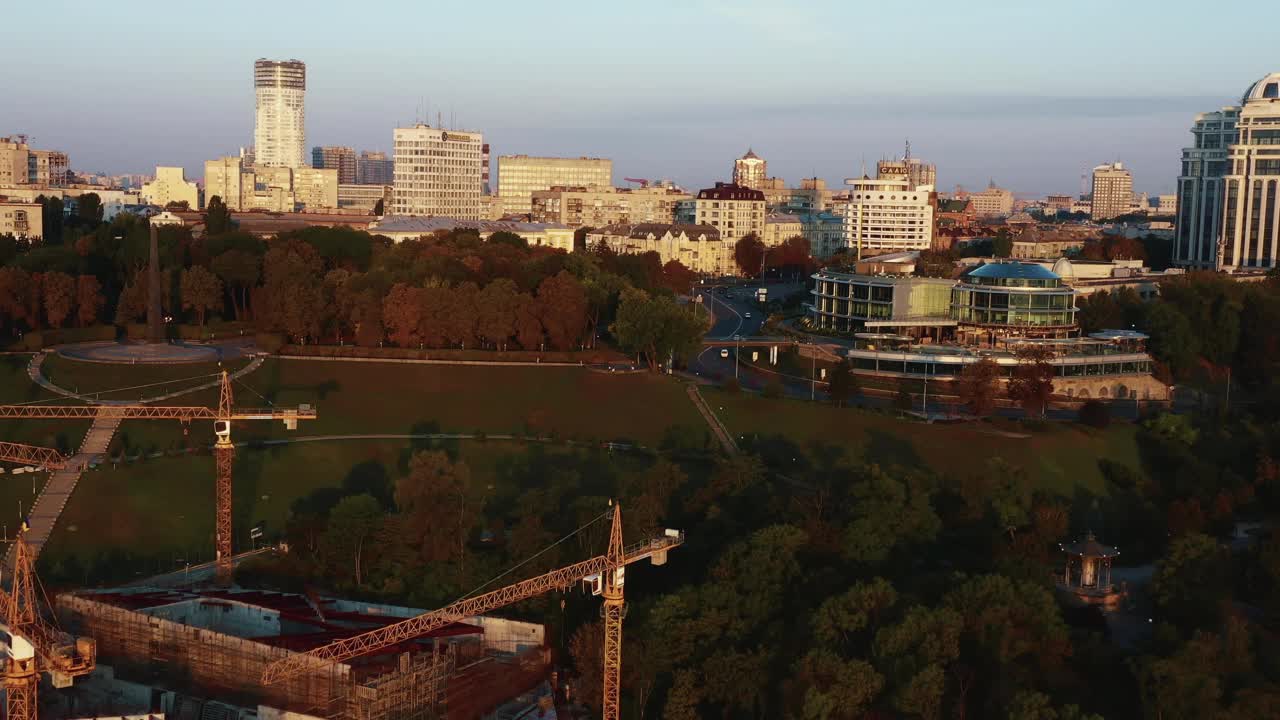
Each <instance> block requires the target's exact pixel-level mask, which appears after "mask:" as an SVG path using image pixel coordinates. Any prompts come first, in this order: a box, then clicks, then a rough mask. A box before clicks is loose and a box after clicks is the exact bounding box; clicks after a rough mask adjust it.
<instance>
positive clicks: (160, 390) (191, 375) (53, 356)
mask: <svg viewBox="0 0 1280 720" xmlns="http://www.w3.org/2000/svg"><path fill="white" fill-rule="evenodd" d="M248 364H249V361H248V360H247V359H244V358H237V359H235V360H230V361H228V362H226V363H223V364H220V363H216V362H208V363H183V364H177V365H156V364H142V365H123V364H117V363H97V362H86V361H84V360H76V359H73V358H66V357H63V356H61V355H58V354H57V353H50V354H49V356H48V357H46V358H45V360H44V364H43V365H42V366H41V369H42V370H43V372H44V376H45V377H46V378H48V379H49V381H50V382H52V383H54V384H55V385H57V386H58V387H61V388H64V389H66V390H71V391H73V392H78V393H81V394H86V395H87V394H92V393H102V395H101V397H102V398H103V399H106V400H136V399H139V398H142V397H154V396H156V395H163V394H165V393H169V392H174V391H177V390H183V389H186V388H189V387H195V386H198V385H203V384H205V383H207V382H209V381H211V380H214V379H215V377H214V376H215V375H216V374H217V373H218V372H220V371H221V370H223V369H225V370H227V371H228V372H235V371H237V370H239V369H241V368H243V367H244V366H245V365H248ZM142 386H145V387H142ZM120 388H130V389H128V390H119V389H120ZM110 390H119V391H118V392H106V391H110ZM214 397H215V398H216V397H217V396H216V395H215V396H214ZM183 402H184V403H185V400H184V401H183Z"/></svg>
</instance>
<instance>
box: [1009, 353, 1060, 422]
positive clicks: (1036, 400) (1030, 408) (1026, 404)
mask: <svg viewBox="0 0 1280 720" xmlns="http://www.w3.org/2000/svg"><path fill="white" fill-rule="evenodd" d="M1013 355H1014V358H1016V359H1017V361H1018V365H1017V367H1016V368H1014V371H1013V377H1012V378H1009V387H1008V389H1007V392H1008V394H1009V399H1010V400H1014V401H1016V402H1018V403H1021V404H1022V408H1023V410H1024V411H1025V412H1026V413H1027V415H1031V414H1033V413H1035V414H1038V415H1040V416H1044V414H1045V410H1046V408H1048V406H1049V398H1050V397H1052V396H1053V376H1054V369H1053V366H1052V365H1050V364H1049V360H1051V359H1053V350H1052V349H1051V348H1048V347H1045V346H1042V345H1021V346H1019V347H1018V348H1017V349H1016V350H1014V353H1013Z"/></svg>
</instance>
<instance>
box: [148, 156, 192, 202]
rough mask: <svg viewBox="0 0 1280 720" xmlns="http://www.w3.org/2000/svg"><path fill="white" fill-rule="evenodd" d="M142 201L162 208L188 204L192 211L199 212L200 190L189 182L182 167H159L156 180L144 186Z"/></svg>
mask: <svg viewBox="0 0 1280 720" xmlns="http://www.w3.org/2000/svg"><path fill="white" fill-rule="evenodd" d="M142 199H143V200H145V201H146V202H149V203H151V204H152V205H158V206H160V207H166V206H168V205H169V204H170V203H186V204H187V207H189V208H191V209H192V210H199V209H200V188H199V187H198V186H197V185H196V184H195V183H193V182H188V181H187V178H186V177H185V176H184V174H183V170H182V168H180V167H157V168H156V177H155V179H154V180H152V181H151V182H149V183H146V184H145V185H143V186H142Z"/></svg>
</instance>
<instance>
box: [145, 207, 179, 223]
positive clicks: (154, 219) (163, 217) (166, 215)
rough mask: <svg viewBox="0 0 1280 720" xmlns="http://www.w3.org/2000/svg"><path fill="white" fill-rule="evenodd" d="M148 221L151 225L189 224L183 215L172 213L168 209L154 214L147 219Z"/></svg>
mask: <svg viewBox="0 0 1280 720" xmlns="http://www.w3.org/2000/svg"><path fill="white" fill-rule="evenodd" d="M147 222H149V223H151V225H152V226H154V227H164V226H165V225H186V224H187V223H186V221H185V220H183V219H182V218H181V217H178V216H177V215H176V214H174V213H171V212H169V211H168V210H165V211H164V212H158V213H156V214H155V215H152V216H151V217H150V218H148V219H147Z"/></svg>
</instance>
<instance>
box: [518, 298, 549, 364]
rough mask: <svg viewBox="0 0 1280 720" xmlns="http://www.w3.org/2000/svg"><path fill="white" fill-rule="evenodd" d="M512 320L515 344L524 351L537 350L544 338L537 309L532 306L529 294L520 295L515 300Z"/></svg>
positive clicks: (532, 300) (532, 301)
mask: <svg viewBox="0 0 1280 720" xmlns="http://www.w3.org/2000/svg"><path fill="white" fill-rule="evenodd" d="M514 320H515V336H516V342H518V343H520V347H522V348H524V349H525V350H537V349H539V348H538V346H539V345H540V344H541V343H542V339H543V337H544V335H543V334H542V322H541V321H540V320H538V311H537V307H536V306H535V305H534V299H533V296H532V295H530V294H529V293H521V294H520V295H519V296H518V297H517V298H516V308H515V318H514Z"/></svg>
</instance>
